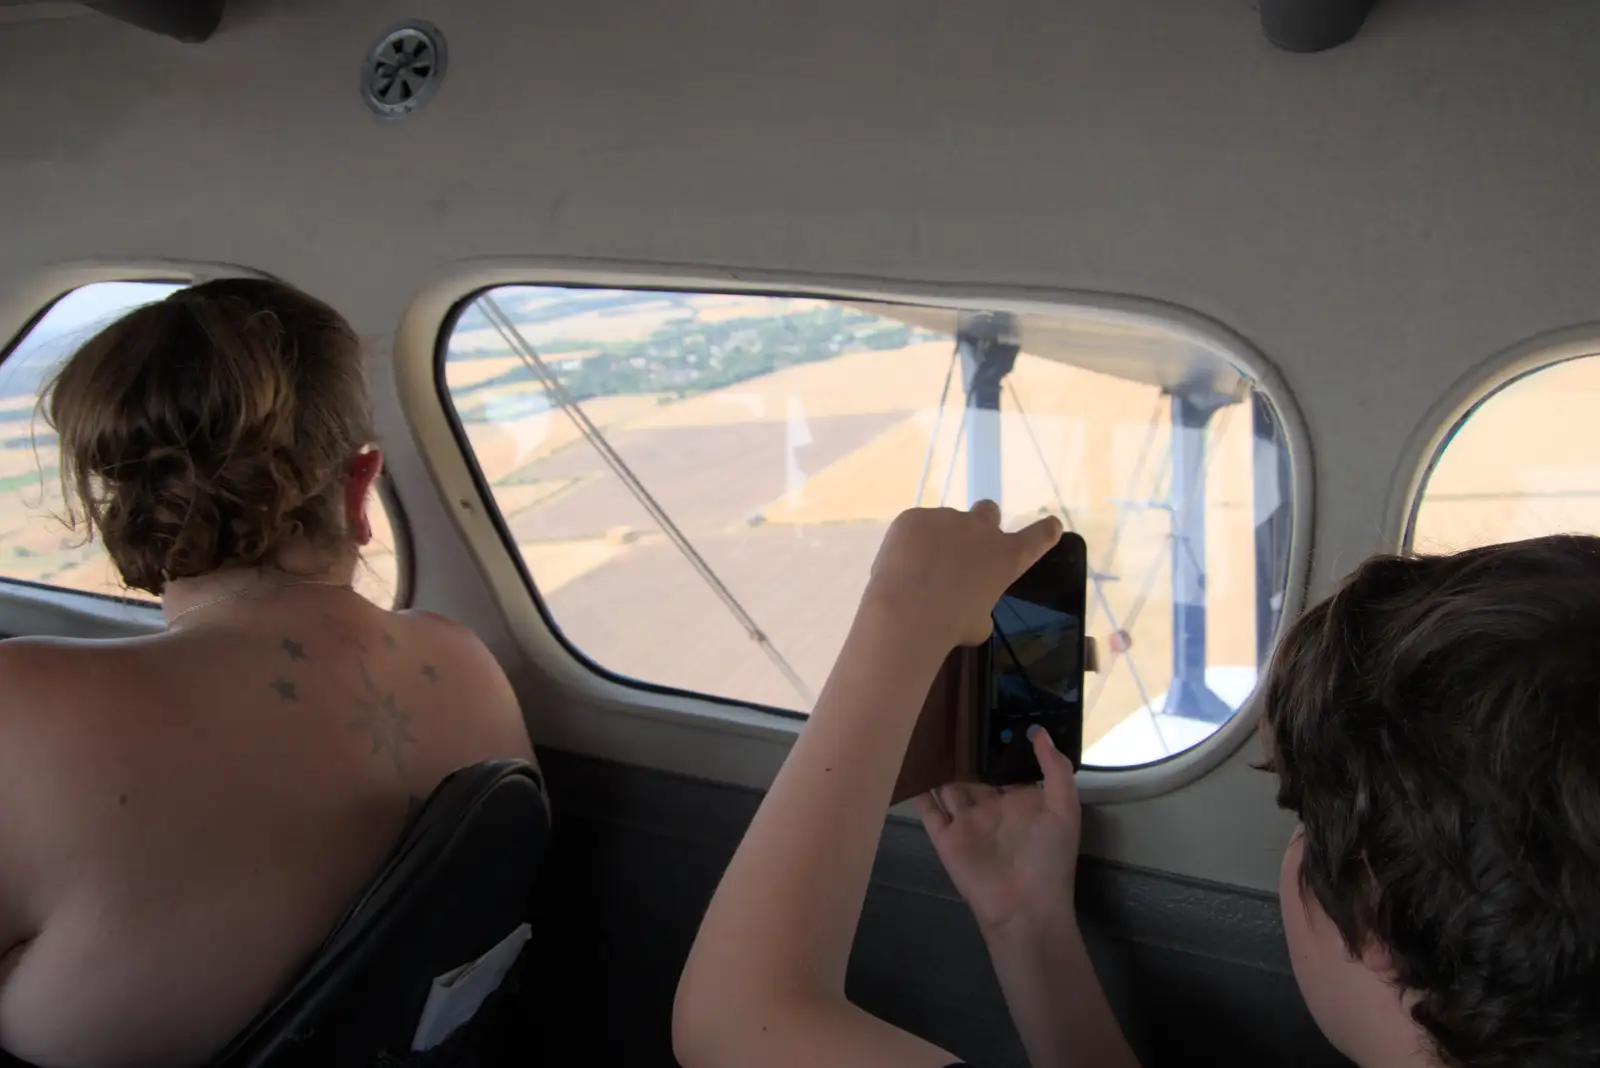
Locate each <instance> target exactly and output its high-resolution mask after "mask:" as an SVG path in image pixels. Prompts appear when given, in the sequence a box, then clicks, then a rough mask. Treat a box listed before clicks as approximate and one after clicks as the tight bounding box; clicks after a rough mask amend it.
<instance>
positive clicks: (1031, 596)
mask: <svg viewBox="0 0 1600 1068" xmlns="http://www.w3.org/2000/svg"><path fill="white" fill-rule="evenodd" d="M1087 585H1088V550H1087V549H1086V548H1085V546H1084V543H1083V539H1082V538H1081V537H1079V536H1078V535H1077V534H1073V533H1071V532H1068V533H1066V534H1063V535H1062V536H1061V540H1060V541H1058V542H1057V543H1056V545H1055V547H1054V548H1052V549H1051V550H1050V551H1049V552H1048V553H1046V554H1045V555H1044V557H1043V558H1042V559H1040V561H1039V562H1038V563H1036V564H1034V565H1033V566H1032V567H1031V568H1029V569H1028V570H1027V572H1025V573H1024V574H1023V576H1022V577H1021V578H1019V579H1017V581H1016V582H1014V583H1012V585H1011V588H1010V589H1008V590H1006V593H1005V596H1003V597H1001V598H1000V603H999V604H997V605H995V607H994V613H993V618H994V630H993V632H992V633H991V634H990V636H989V642H988V645H987V646H986V647H985V649H984V650H983V652H984V656H983V660H984V664H983V665H982V668H981V671H982V673H983V677H984V678H983V683H982V688H983V690H984V691H985V693H986V695H987V697H986V700H985V701H984V703H983V708H982V713H981V715H980V716H979V717H978V719H979V724H980V725H979V738H978V746H977V749H978V774H979V778H981V779H982V780H983V781H984V782H986V783H989V784H990V785H992V786H1009V785H1012V784H1014V783H1029V782H1038V781H1039V780H1040V779H1041V778H1042V777H1043V776H1042V773H1041V772H1040V771H1039V762H1038V760H1037V759H1036V758H1035V757H1034V755H1033V744H1032V743H1031V742H1030V741H1029V740H1028V729H1029V728H1030V727H1033V726H1034V725H1036V724H1037V725H1038V726H1040V727H1043V728H1044V729H1045V730H1047V731H1049V732H1050V737H1051V739H1052V740H1054V741H1055V743H1056V748H1057V749H1059V750H1061V752H1063V753H1065V754H1066V755H1067V757H1068V758H1070V759H1071V761H1072V766H1073V767H1074V768H1077V767H1078V766H1079V765H1080V764H1081V763H1082V761H1083V672H1084V649H1085V642H1084V608H1085V596H1086V594H1085V589H1086V587H1087Z"/></svg>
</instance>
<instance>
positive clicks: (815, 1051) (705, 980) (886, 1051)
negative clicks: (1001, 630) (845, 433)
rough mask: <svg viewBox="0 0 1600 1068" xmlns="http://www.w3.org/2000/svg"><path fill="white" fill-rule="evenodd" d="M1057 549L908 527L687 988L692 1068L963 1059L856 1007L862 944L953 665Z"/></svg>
mask: <svg viewBox="0 0 1600 1068" xmlns="http://www.w3.org/2000/svg"><path fill="white" fill-rule="evenodd" d="M1059 536H1060V526H1059V524H1056V523H1054V521H1046V522H1044V523H1040V524H1035V526H1033V527H1030V528H1029V529H1028V530H1026V531H1023V532H1022V533H1020V534H1005V533H1003V532H1001V530H1000V528H999V509H998V508H997V507H995V506H994V505H993V504H988V503H987V502H985V503H984V504H980V506H979V507H977V508H975V509H974V510H973V511H972V512H971V513H962V512H953V511H949V510H945V509H940V510H927V511H913V512H909V513H906V514H905V515H903V516H901V517H900V518H899V519H897V520H896V521H895V524H894V525H893V526H892V527H891V528H890V532H889V535H888V537H887V538H886V539H885V543H884V547H883V549H882V550H881V551H880V553H879V557H878V561H877V563H876V564H875V565H874V569H873V577H872V580H871V582H870V583H869V584H868V589H867V592H866V594H865V596H864V597H863V599H862V603H861V607H860V609H859V611H858V612H857V614H856V619H855V622H854V624H853V626H852V627H851V630H850V635H849V637H848V638H847V639H846V641H845V646H844V649H843V651H842V652H841V653H840V654H839V659H838V662H837V663H836V664H835V665H834V669H833V672H832V674H831V675H830V676H829V677H828V682H827V684H826V685H825V686H824V687H823V691H822V694H821V696H820V697H819V698H818V700H817V706H816V708H815V709H814V710H813V712H812V715H811V720H810V722H809V723H808V724H807V725H806V727H805V729H804V730H803V731H802V732H801V734H800V737H799V739H798V740H797V741H796V743H795V746H794V749H793V750H792V751H791V753H790V755H789V758H788V760H786V761H785V762H784V766H783V768H782V770H781V771H780V772H779V773H778V776H777V779H776V780H775V781H774V782H773V784H772V789H771V790H770V791H768V793H767V796H766V799H765V800H764V801H763V802H762V805H761V808H760V810H759V811H758V812H757V813H756V817H755V819H754V820H753V821H752V822H751V825H750V829H749V830H748V831H747V832H746V834H745V837H744V841H743V842H742V843H741V844H740V846H739V849H738V852H737V853H736V854H735V855H734V858H733V861H732V863H730V864H729V865H728V869H727V871H726V872H725V873H724V875H723V877H722V883H721V885H720V886H719V887H718V888H717V893H716V895H715V897H714V898H713V899H712V902H711V906H710V908H709V909H708V910H707V912H706V916H705V920H704V922H703V923H702V924H701V927H700V934H699V937H698V938H697V939H696V940H695V944H694V948H693V950H692V951H691V952H690V955H689V961H688V963H687V965H686V966H685V968H684V973H683V978H682V981H681V982H680V984H679V987H678V997H677V1002H676V1004H675V1006H674V1012H673V1045H674V1048H675V1051H676V1052H677V1055H678V1058H679V1060H680V1061H681V1062H682V1063H683V1064H684V1065H685V1068H750V1066H753V1065H762V1066H764V1068H815V1066H817V1065H829V1066H837V1068H940V1066H943V1065H948V1064H951V1063H952V1062H953V1061H955V1058H954V1057H952V1056H950V1055H949V1054H948V1053H945V1052H944V1051H943V1050H941V1049H939V1048H938V1047H936V1046H934V1045H932V1044H931V1043H928V1042H925V1041H923V1040H922V1039H920V1038H917V1037H916V1036H914V1035H911V1034H908V1033H906V1032H904V1031H901V1030H900V1029H898V1028H896V1027H893V1026H891V1025H889V1024H887V1023H884V1022H883V1021H881V1020H878V1019H876V1018H875V1017H873V1016H871V1015H869V1014H867V1013H865V1012H862V1011H861V1010H859V1009H857V1008H855V1007H854V1006H853V1005H851V1004H850V1003H849V1002H848V1001H847V1000H846V999H845V995H844V981H845V966H846V963H847V962H848V959H849V955H850V943H851V941H852V940H853V939H854V937H855V930H856V925H857V923H858V922H859V921H860V918H861V905H862V901H863V899H864V898H865V896H866V889H867V881H868V877H869V875H870V874H871V870H872V861H873V856H874V854H875V852H876V849H877V844H878V838H879V835H880V833H881V832H882V829H883V820H884V816H885V814H886V813H887V811H888V808H889V797H890V794H891V793H892V791H893V788H894V781H895V777H896V775H897V773H898V771H899V767H900V763H901V761H902V760H903V759H904V755H905V749H906V745H907V743H908V742H909V740H910V737H911V731H912V727H913V726H914V725H915V722H916V718H917V713H918V711H919V710H920V709H921V706H922V703H923V700H924V698H925V697H926V695H927V692H928V687H929V686H930V685H931V684H932V682H933V677H934V675H935V673H936V672H937V670H938V667H939V664H940V662H941V661H942V660H943V658H944V657H945V655H946V654H947V653H948V652H949V651H950V649H951V648H953V647H954V646H955V645H956V644H957V643H974V642H976V641H981V640H982V639H983V638H985V637H986V636H987V635H988V632H989V610H990V608H991V607H992V606H993V605H994V603H995V601H996V600H998V599H999V596H1000V594H1001V593H1002V592H1003V591H1004V590H1005V588H1006V586H1008V585H1009V584H1010V583H1011V582H1012V581H1013V580H1014V579H1015V578H1016V577H1017V576H1018V575H1020V574H1021V573H1022V572H1023V571H1025V570H1026V569H1027V568H1028V567H1029V566H1031V565H1032V564H1033V562H1034V561H1035V560H1037V559H1038V558H1039V557H1040V556H1042V555H1043V554H1044V553H1045V551H1046V550H1047V549H1048V548H1049V547H1050V545H1052V544H1053V543H1054V542H1055V541H1056V539H1057V538H1058V537H1059Z"/></svg>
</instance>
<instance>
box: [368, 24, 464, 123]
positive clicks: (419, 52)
mask: <svg viewBox="0 0 1600 1068" xmlns="http://www.w3.org/2000/svg"><path fill="white" fill-rule="evenodd" d="M445 58H446V57H445V46H444V35H443V34H442V33H440V32H439V29H438V27H436V26H434V25H433V24H432V23H431V22H424V21H422V20H421V19H415V20H412V21H410V22H402V23H401V24H400V25H398V26H396V27H394V28H393V29H391V30H389V31H388V32H387V33H385V34H384V35H383V36H382V37H380V38H378V40H377V43H375V44H374V45H373V46H372V48H371V49H369V50H368V51H367V55H366V58H365V59H363V60H362V64H361V97H362V99H364V100H365V101H366V102H367V107H369V108H371V109H372V110H373V112H374V113H375V114H377V115H378V116H380V117H381V118H385V119H403V118H405V117H406V116H407V115H410V114H411V113H412V112H413V111H416V110H417V109H418V108H420V107H422V105H424V104H426V103H427V102H428V101H429V100H432V99H433V96H434V94H435V93H437V92H438V91H439V83H440V82H441V81H443V80H444V68H445Z"/></svg>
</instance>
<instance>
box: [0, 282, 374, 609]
mask: <svg viewBox="0 0 1600 1068" xmlns="http://www.w3.org/2000/svg"><path fill="white" fill-rule="evenodd" d="M182 288H183V283H181V282H95V283H92V284H90V285H86V286H82V287H81V288H79V289H75V290H73V291H72V292H71V293H68V294H67V295H66V296H64V297H62V298H61V299H60V300H58V301H56V302H55V303H54V304H53V305H51V306H50V308H49V309H48V310H47V311H46V312H45V313H44V314H43V315H41V316H40V317H39V318H38V320H36V321H35V322H34V324H33V325H32V326H31V327H30V328H29V330H28V331H27V333H25V334H24V335H23V336H22V338H21V339H20V340H19V341H18V342H17V343H16V344H15V345H14V346H13V347H12V349H11V351H10V352H9V353H8V354H7V355H6V357H5V362H4V363H0V578H4V579H7V580H11V581H17V582H26V583H30V584H34V585H42V586H53V587H56V588H59V589H67V590H73V591H76V592H79V593H89V594H94V595H97V596H102V597H113V598H118V599H121V600H126V601H133V602H135V603H154V598H152V597H150V595H149V594H147V593H144V592H143V591H139V590H129V589H127V588H126V587H124V586H123V585H122V582H121V580H120V579H119V578H118V577H117V573H116V569H115V568H113V567H112V565H111V559H110V557H109V556H107V554H106V552H105V550H104V548H103V547H102V546H101V545H100V543H99V542H97V541H89V540H86V539H85V537H84V534H83V532H82V531H81V530H78V531H74V530H69V529H68V528H67V526H66V525H65V523H64V522H63V517H64V515H65V506H64V498H63V497H62V487H61V480H60V474H59V470H58V466H57V461H58V456H59V452H58V446H57V442H56V437H55V433H54V431H52V430H51V429H50V427H49V425H48V424H47V423H46V422H45V420H44V417H43V413H42V412H40V411H39V394H40V390H41V389H42V388H43V387H44V386H45V385H46V384H47V383H48V382H49V380H50V377H51V375H52V374H54V372H55V370H56V368H57V367H59V366H60V364H61V361H63V360H64V359H66V358H67V357H68V356H70V355H71V354H72V352H73V350H74V349H75V348H76V347H77V346H78V345H80V344H82V343H83V342H84V341H86V340H88V338H89V337H91V336H92V335H93V334H94V332H95V331H96V330H98V329H100V328H101V327H103V326H105V325H106V324H107V323H109V322H111V321H112V320H114V319H116V318H117V317H118V316H120V315H123V314H125V313H127V312H129V311H132V310H133V309H134V308H137V307H139V306H140V305H142V304H147V303H150V302H152V301H157V300H160V299H162V298H163V297H166V296H167V295H168V294H170V293H173V292H175V291H177V290H179V289H182ZM380 500H382V498H381V497H380ZM372 525H373V540H372V544H371V545H369V546H368V547H367V548H366V549H365V550H364V552H363V566H362V567H361V568H359V569H358V571H357V578H356V588H357V589H358V590H359V591H360V592H361V593H362V594H364V595H365V596H366V597H368V598H369V599H371V600H372V601H374V602H376V603H378V604H381V605H384V606H386V607H388V606H392V605H394V604H395V602H396V599H397V596H398V594H399V592H400V561H399V556H398V553H397V549H396V542H395V533H394V524H393V522H392V520H391V517H390V514H389V505H388V502H387V501H384V502H383V505H382V507H379V508H374V509H373V510H372Z"/></svg>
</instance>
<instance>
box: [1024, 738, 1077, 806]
mask: <svg viewBox="0 0 1600 1068" xmlns="http://www.w3.org/2000/svg"><path fill="white" fill-rule="evenodd" d="M1028 740H1029V741H1031V742H1032V743H1033V755H1034V756H1035V757H1036V758H1037V759H1038V761H1039V770H1040V771H1042V772H1044V803H1045V807H1046V808H1048V809H1050V810H1051V811H1052V812H1056V813H1059V814H1061V815H1063V816H1065V815H1070V814H1071V813H1073V812H1076V811H1077V809H1078V784H1077V781H1076V780H1075V778H1074V775H1073V771H1072V761H1070V760H1068V759H1067V758H1066V756H1065V755H1064V754H1063V753H1062V752H1061V750H1059V749H1057V748H1056V743H1055V739H1053V738H1051V737H1050V732H1049V731H1047V730H1045V729H1044V728H1043V727H1041V726H1039V725H1038V724H1037V723H1036V724H1034V725H1033V726H1032V727H1029V728H1028Z"/></svg>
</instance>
